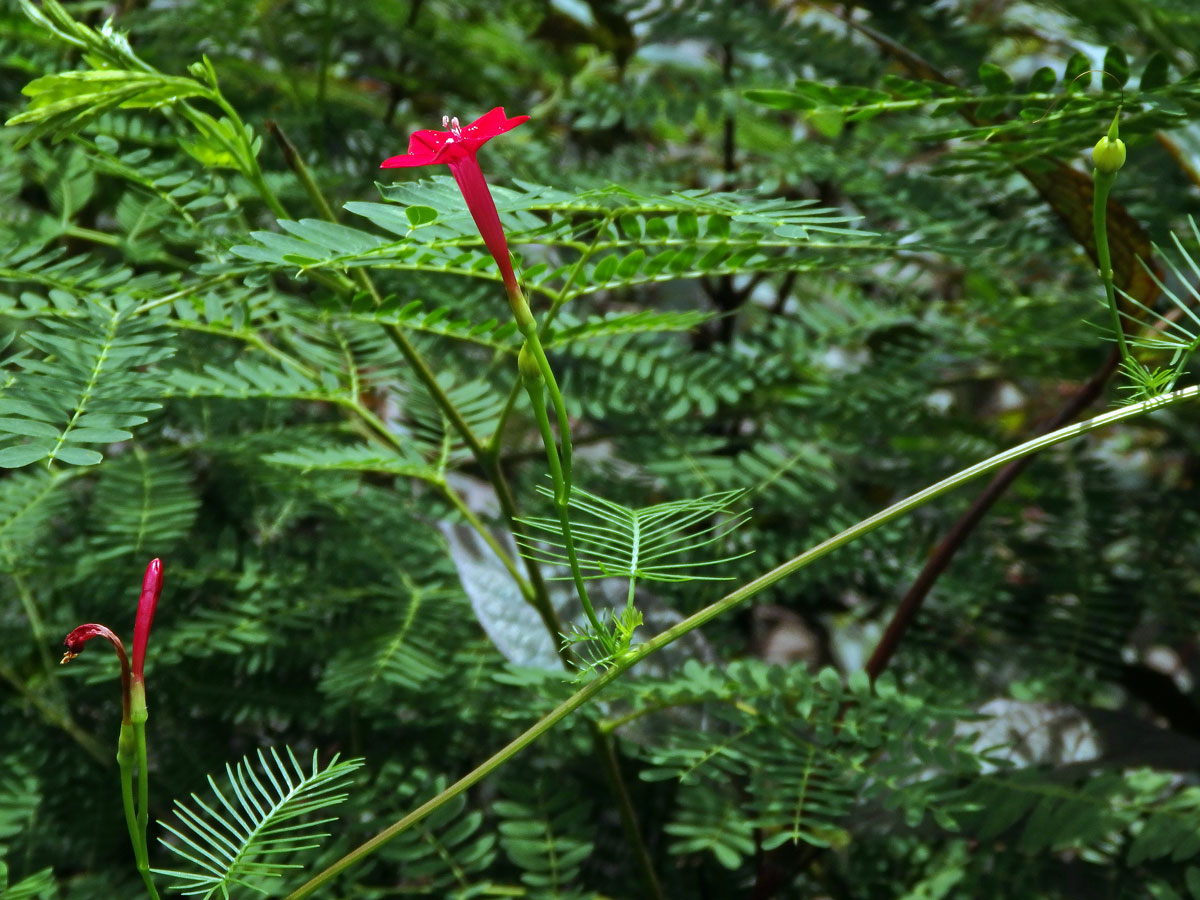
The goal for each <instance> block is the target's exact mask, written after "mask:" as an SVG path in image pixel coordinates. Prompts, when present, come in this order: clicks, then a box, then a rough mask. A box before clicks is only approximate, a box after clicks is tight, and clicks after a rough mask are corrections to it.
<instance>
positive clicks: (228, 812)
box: [154, 748, 362, 898]
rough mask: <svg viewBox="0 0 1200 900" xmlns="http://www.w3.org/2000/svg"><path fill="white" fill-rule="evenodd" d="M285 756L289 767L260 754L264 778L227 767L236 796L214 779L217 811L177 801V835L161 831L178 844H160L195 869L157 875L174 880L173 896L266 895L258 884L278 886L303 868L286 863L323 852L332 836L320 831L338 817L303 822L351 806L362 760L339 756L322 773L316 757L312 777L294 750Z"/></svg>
mask: <svg viewBox="0 0 1200 900" xmlns="http://www.w3.org/2000/svg"><path fill="white" fill-rule="evenodd" d="M286 752H287V759H286V760H284V759H282V758H281V757H280V755H279V753H278V752H277V751H276V750H275V749H274V748H272V749H271V751H270V755H269V756H268V755H267V754H266V753H264V752H263V751H262V750H259V751H258V754H257V756H258V763H259V765H258V769H257V771H256V770H255V767H254V765H253V764H252V762H251V760H250V757H245V758H244V759H243V760H242V761H241V762H239V763H238V764H237V765H236V766H234V767H230V766H228V765H226V767H225V773H226V776H227V778H228V782H227V786H226V791H227V792H228V794H229V795H230V796H226V794H225V793H223V792H222V790H221V788H220V787H218V785H217V782H216V781H215V780H214V779H213V778H212V776H209V779H208V783H209V786H210V787H211V788H212V790H213V793H214V794H215V795H216V802H215V803H211V804H210V803H207V802H205V801H204V800H201V799H200V798H199V797H197V796H196V795H195V794H193V795H192V801H193V803H194V806H189V805H187V804H185V803H183V802H181V801H178V800H176V801H175V814H176V815H177V816H178V817H179V820H180V823H179V825H178V827H176V826H173V825H168V824H166V823H163V822H160V823H159V824H160V825H162V826H163V827H164V828H165V829H166V830H167V831H169V832H170V833H171V834H172V835H174V836H175V838H176V841H175V842H172V841H168V840H165V839H162V838H160V839H159V840H160V841H161V843H163V844H164V845H165V846H166V847H167V848H168V849H170V850H171V851H172V852H174V853H176V854H177V855H179V856H181V857H182V858H183V859H185V860H187V861H188V862H190V863H191V864H192V865H193V866H195V869H193V870H192V871H181V870H175V869H155V870H154V871H155V872H157V873H158V874H160V875H167V876H170V877H173V878H175V879H176V881H175V883H174V885H173V887H174V889H175V890H178V891H181V892H182V893H184V894H186V895H189V896H193V895H202V896H204V897H205V898H208V897H212V896H214V895H218V896H221V897H223V898H228V897H229V896H230V889H231V888H232V887H233V886H234V885H241V886H243V887H247V888H250V889H252V890H259V891H261V888H258V887H257V884H256V882H258V881H259V880H260V879H263V878H278V877H280V876H282V875H283V874H284V873H285V872H287V871H289V870H292V869H297V868H300V865H299V864H298V863H293V862H287V861H285V860H286V859H287V857H288V856H290V855H291V854H293V853H297V852H299V851H303V850H311V849H313V848H315V847H317V846H319V845H320V840H321V839H322V838H324V837H326V836H327V835H326V834H324V833H322V832H320V831H319V830H318V829H319V828H320V826H321V825H323V824H325V823H327V822H331V821H333V819H334V817H326V818H321V819H315V820H307V821H303V822H297V820H298V819H301V818H302V817H306V816H308V814H310V813H314V812H317V811H318V810H322V809H326V808H328V807H330V806H335V805H337V804H338V803H341V802H342V801H343V800H344V799H345V798H346V794H345V793H343V792H342V789H343V788H344V787H345V784H346V779H347V778H348V777H349V775H350V773H351V772H353V771H354V770H355V769H357V768H358V767H359V766H361V765H362V760H358V759H351V760H342V761H339V760H338V758H337V757H336V756H334V758H333V759H332V760H330V762H329V764H328V765H327V766H325V768H321V767H320V766H319V765H318V764H317V754H316V751H314V752H313V759H312V769H311V771H306V770H305V768H304V767H303V766H301V765H300V763H299V762H298V761H297V759H296V757H295V755H294V754H293V753H292V751H291V749H290V748H288V749H287V751H286ZM281 857H282V858H281Z"/></svg>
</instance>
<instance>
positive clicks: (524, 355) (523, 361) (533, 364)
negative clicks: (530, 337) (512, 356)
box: [517, 342, 542, 382]
mask: <svg viewBox="0 0 1200 900" xmlns="http://www.w3.org/2000/svg"><path fill="white" fill-rule="evenodd" d="M517 371H518V372H520V373H521V377H522V378H524V379H525V380H526V381H532V382H536V381H541V380H542V370H541V369H540V368H539V367H538V361H537V357H536V356H534V354H533V353H531V352H530V351H529V343H528V342H526V343H524V344H522V345H521V352H520V353H519V354H517Z"/></svg>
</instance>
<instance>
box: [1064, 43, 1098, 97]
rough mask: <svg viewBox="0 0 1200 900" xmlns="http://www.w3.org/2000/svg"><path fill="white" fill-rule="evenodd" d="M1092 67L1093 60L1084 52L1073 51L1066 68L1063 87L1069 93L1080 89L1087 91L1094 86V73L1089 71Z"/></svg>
mask: <svg viewBox="0 0 1200 900" xmlns="http://www.w3.org/2000/svg"><path fill="white" fill-rule="evenodd" d="M1091 67H1092V61H1091V60H1090V59H1088V58H1087V55H1086V54H1084V53H1079V52H1076V53H1072V54H1071V57H1070V59H1068V60H1067V67H1066V70H1065V71H1064V72H1063V87H1064V88H1066V90H1067V93H1069V94H1074V93H1078V92H1080V91H1086V90H1087V89H1088V88H1090V87H1091V86H1092V73H1091V72H1090V71H1088V70H1089V69H1091Z"/></svg>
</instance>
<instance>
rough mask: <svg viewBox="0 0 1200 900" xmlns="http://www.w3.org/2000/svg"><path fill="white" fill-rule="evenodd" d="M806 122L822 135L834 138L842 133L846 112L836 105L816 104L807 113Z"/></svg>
mask: <svg viewBox="0 0 1200 900" xmlns="http://www.w3.org/2000/svg"><path fill="white" fill-rule="evenodd" d="M808 123H809V124H810V125H812V127H813V128H815V129H816V130H817V131H818V132H819V133H820V134H821V135H822V136H823V137H827V138H835V137H837V136H838V135H839V134H841V133H842V127H843V126H844V125H845V124H846V114H845V112H844V111H843V110H842V109H841V108H840V107H837V106H818V107H817V108H816V109H814V110H813V111H812V112H810V113H809V114H808Z"/></svg>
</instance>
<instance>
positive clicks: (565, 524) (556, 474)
mask: <svg viewBox="0 0 1200 900" xmlns="http://www.w3.org/2000/svg"><path fill="white" fill-rule="evenodd" d="M530 333H531V334H532V335H533V337H532V338H529V337H527V338H526V339H525V346H524V347H522V348H521V355H520V356H519V357H518V358H517V368H518V369H519V371H520V373H521V380H522V381H524V382H525V390H526V391H527V392H528V393H529V402H530V405H531V406H533V415H534V418H535V419H537V423H538V431H540V432H541V435H542V444H544V445H545V447H546V463H547V465H548V467H549V469H550V478H551V479H552V480H553V481H554V508H555V510H556V511H557V512H558V521H559V527H561V528H562V533H563V543H564V544H566V548H567V561H568V562H569V563H570V567H571V577H572V579H574V582H575V590H576V592H577V593H578V594H579V602H580V603H582V604H583V611H584V614H585V615H586V616H587V619H588V622H589V623H590V624H591V626H592V629H593V630H594V631H595V633H596V637H597V638H598V639H599V641H600V643H601V644H602V645H603V646H604V651H605V654H606V655H608V656H610V657H611V656H613V655H615V653H616V651H617V645H616V642H615V641H614V640H613V637H612V635H611V634H609V632H608V629H606V628H605V627H604V626H603V624H602V623H601V622H600V620H599V618H597V616H596V610H595V608H594V607H593V606H592V601H591V598H590V597H589V596H588V592H587V585H586V583H585V582H584V580H583V571H582V570H581V569H580V567H579V558H578V557H577V556H576V554H575V542H574V540H572V538H571V518H570V509H569V507H568V506H567V503H568V501H569V499H570V496H571V478H570V474H569V470H566V464H567V463H568V462H569V459H570V457H569V456H568V454H567V452H566V449H565V447H566V446H568V445H569V443H570V439H569V438H568V437H567V436H566V435H565V434H564V436H563V444H564V451H563V458H562V460H560V459H559V455H558V448H557V446H556V445H555V442H554V431H553V430H552V429H551V428H550V416H549V415H548V414H547V413H546V397H545V393H544V389H545V387H546V377H545V372H546V371H547V370H548V369H549V367H550V366H549V363H548V362H546V354H545V353H541V354H540V355H539V354H538V353H537V352H536V350H540V349H541V343H540V342H539V341H538V339H537V331H536V330H533V329H531V330H530ZM531 343H533V344H534V346H535V347H536V350H535V351H534V352H532V353H531V352H530V349H529V348H530V344H531ZM551 378H553V375H551ZM556 389H557V385H556V386H555V390H556ZM552 393H553V391H552ZM561 399H562V395H561V394H559V400H560V402H561ZM560 421H561V420H560Z"/></svg>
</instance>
